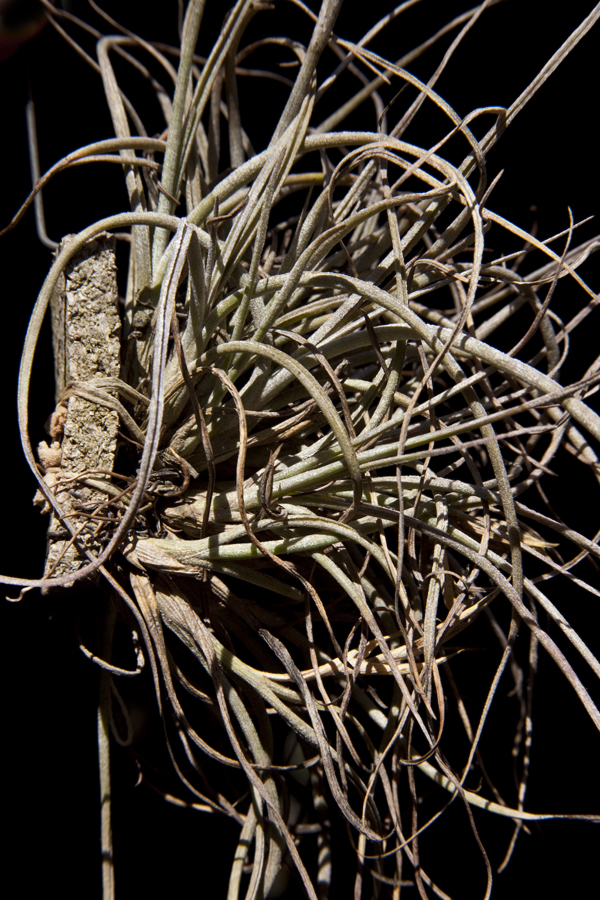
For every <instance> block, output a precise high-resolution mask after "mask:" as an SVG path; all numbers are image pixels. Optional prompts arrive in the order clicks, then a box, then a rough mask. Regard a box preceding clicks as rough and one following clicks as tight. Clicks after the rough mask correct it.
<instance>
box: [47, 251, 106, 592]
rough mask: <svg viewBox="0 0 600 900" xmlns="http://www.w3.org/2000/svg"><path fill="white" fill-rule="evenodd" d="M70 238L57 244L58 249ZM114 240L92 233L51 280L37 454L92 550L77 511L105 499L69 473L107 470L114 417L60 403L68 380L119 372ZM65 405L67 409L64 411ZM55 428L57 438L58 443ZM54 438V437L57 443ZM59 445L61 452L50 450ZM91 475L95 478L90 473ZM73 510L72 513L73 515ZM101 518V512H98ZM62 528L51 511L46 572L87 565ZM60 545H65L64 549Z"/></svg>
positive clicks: (89, 525)
mask: <svg viewBox="0 0 600 900" xmlns="http://www.w3.org/2000/svg"><path fill="white" fill-rule="evenodd" d="M71 240H73V238H72V237H70V236H69V237H66V238H64V239H63V241H62V243H61V247H60V249H62V248H63V247H64V246H65V245H66V244H67V243H68V242H69V241H71ZM116 275H117V269H116V262H115V238H114V236H112V235H107V234H103V235H99V236H98V237H96V238H95V239H93V240H92V241H88V242H87V243H86V244H85V245H84V247H83V248H82V249H81V250H80V251H79V252H78V253H77V254H76V256H75V257H74V258H73V259H72V260H71V262H70V263H69V265H68V266H67V268H66V269H65V272H64V274H63V275H62V276H61V278H60V280H59V282H58V283H57V288H56V291H55V293H54V296H53V298H52V304H51V308H52V341H53V348H54V368H55V381H56V401H57V404H58V405H57V409H56V411H55V413H54V415H53V417H52V424H51V429H50V430H51V434H52V437H53V438H54V439H55V442H54V443H53V444H52V448H50V451H52V449H53V450H54V454H55V455H54V456H52V452H50V455H48V453H47V450H46V449H44V448H42V447H40V461H41V462H42V464H44V460H43V456H44V455H46V458H47V459H48V461H51V462H57V461H58V457H60V462H59V465H58V466H56V465H55V466H46V481H47V483H49V484H52V485H53V487H54V490H55V492H56V497H57V499H58V501H59V503H60V505H61V508H62V509H63V510H64V512H65V514H67V515H69V518H70V520H71V522H72V523H73V524H74V525H75V527H76V529H79V528H81V526H83V529H82V531H81V538H82V539H83V542H84V543H85V545H86V546H87V547H89V548H90V549H92V550H94V551H95V552H98V551H99V543H98V540H97V538H96V536H95V531H96V529H97V527H98V524H99V523H98V521H96V520H94V519H93V518H86V517H84V516H82V515H81V512H82V510H83V511H85V512H86V513H92V512H93V510H94V508H95V507H96V506H97V505H98V504H99V503H102V502H103V501H105V500H106V499H107V495H106V494H105V493H102V492H101V491H98V490H94V489H93V488H90V487H86V486H85V485H84V484H83V483H82V482H81V481H80V480H76V479H73V475H75V474H81V473H84V472H88V471H90V470H97V469H103V470H105V471H107V472H111V471H112V470H113V466H114V461H115V453H116V447H117V430H118V424H119V419H118V415H117V413H116V412H114V410H111V409H107V408H106V407H105V406H101V405H98V404H96V403H92V402H90V401H88V400H84V399H81V398H80V397H74V396H71V397H69V398H68V399H66V400H63V399H62V398H63V396H64V392H65V389H66V388H68V386H69V385H70V384H72V383H73V382H86V381H89V380H90V379H92V378H93V379H95V381H96V386H97V387H99V386H100V385H98V379H102V378H114V377H118V376H119V371H120V351H121V346H120V329H121V321H120V318H119V310H118V293H117V278H116ZM65 407H66V409H65ZM61 431H62V442H60V437H61ZM57 439H58V441H57ZM59 442H60V454H58V453H57V451H58V448H59ZM94 477H95V478H96V480H98V479H102V476H101V475H98V474H96V475H95V476H94ZM78 513H79V515H78ZM102 513H103V514H104V515H106V509H104V510H102ZM64 532H65V529H64V527H63V526H62V525H61V522H60V521H59V520H58V519H57V518H56V516H55V515H54V513H53V514H52V516H51V522H50V525H49V529H48V547H47V554H46V567H45V575H46V577H48V576H51V575H54V576H56V575H64V574H68V573H69V572H74V571H76V570H77V569H79V568H81V566H82V565H84V564H85V562H87V559H86V558H85V556H84V555H83V553H82V551H81V550H79V549H78V548H77V546H75V545H74V544H71V545H70V546H67V544H68V543H69V542H68V540H64V539H61V538H62V536H63V535H64ZM65 548H66V549H65Z"/></svg>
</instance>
